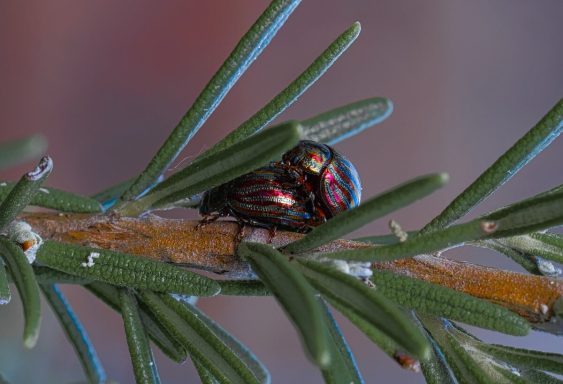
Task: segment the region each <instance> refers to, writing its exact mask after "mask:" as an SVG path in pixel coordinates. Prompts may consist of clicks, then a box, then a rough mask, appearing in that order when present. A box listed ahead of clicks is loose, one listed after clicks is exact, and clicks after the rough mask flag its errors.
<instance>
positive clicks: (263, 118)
mask: <svg viewBox="0 0 563 384" xmlns="http://www.w3.org/2000/svg"><path fill="white" fill-rule="evenodd" d="M360 30H361V26H360V23H358V22H356V23H354V24H352V26H351V27H350V28H348V29H347V30H346V31H344V33H342V34H341V35H340V36H338V38H337V39H336V40H334V42H333V43H332V44H330V45H329V47H328V48H327V49H326V50H325V51H324V52H323V53H321V54H320V55H319V57H317V58H316V59H315V61H313V63H312V64H311V65H310V66H309V67H308V68H307V69H306V70H305V71H304V72H303V73H301V74H300V75H299V76H298V77H297V78H296V79H295V80H293V82H291V84H289V85H288V86H287V87H286V88H285V89H284V90H283V91H281V92H280V93H279V94H278V95H277V96H276V97H274V98H273V99H272V100H270V102H269V103H268V104H266V105H265V106H264V107H262V109H260V110H259V111H258V112H256V113H255V114H254V115H253V116H252V117H251V118H250V119H248V120H246V121H245V122H244V123H242V124H241V125H240V126H239V127H238V128H237V129H235V130H234V131H232V132H231V133H229V134H228V135H227V136H225V138H224V139H223V140H221V141H219V142H218V143H217V144H215V145H214V146H213V147H211V148H210V149H209V150H208V151H206V152H205V153H203V154H202V155H201V156H200V157H199V158H198V159H197V160H196V161H199V160H200V159H203V158H206V157H207V156H209V155H212V154H214V153H216V152H218V151H220V150H223V149H225V148H227V147H230V146H231V145H233V144H235V143H238V142H240V141H242V140H244V139H246V138H247V137H249V136H251V135H253V134H254V133H256V132H258V131H260V130H261V129H262V128H264V127H265V126H266V125H268V124H269V123H271V122H272V121H273V120H274V119H275V118H276V117H277V116H278V115H279V114H280V113H282V112H283V111H284V110H285V109H286V108H288V107H289V106H290V105H291V104H293V103H294V102H295V101H296V100H297V99H298V98H299V96H301V95H302V94H303V93H304V92H305V91H306V90H307V89H308V88H309V87H310V86H311V85H313V84H314V83H315V82H316V81H317V80H318V79H319V78H320V77H321V76H322V75H323V74H324V73H325V72H326V71H327V70H328V69H329V68H330V67H331V66H332V64H334V62H335V61H336V60H337V59H338V58H339V57H340V55H341V54H342V53H344V52H345V51H346V50H347V49H348V48H349V47H350V45H352V43H353V42H354V40H356V38H357V37H358V35H359V34H360ZM343 108H344V107H343ZM329 113H330V112H329ZM341 114H342V112H341Z"/></svg>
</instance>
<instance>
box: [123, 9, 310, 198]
mask: <svg viewBox="0 0 563 384" xmlns="http://www.w3.org/2000/svg"><path fill="white" fill-rule="evenodd" d="M298 4H299V0H274V1H272V3H271V4H270V5H269V6H268V8H267V9H266V10H265V11H264V12H263V13H262V15H261V16H260V17H259V18H258V20H257V21H256V22H255V23H254V25H252V27H251V28H250V30H249V31H248V32H247V33H246V34H245V35H244V36H243V37H242V38H241V39H240V41H239V43H238V44H237V46H236V47H235V49H234V50H233V51H232V52H231V54H230V55H229V57H228V58H227V59H226V60H225V61H224V62H223V64H222V65H221V67H220V68H219V70H218V71H217V72H216V73H215V75H213V77H212V78H211V80H210V81H209V83H207V85H206V86H205V88H204V89H203V91H202V92H201V93H200V95H199V96H198V97H197V99H196V101H195V102H194V104H193V105H192V107H191V108H190V109H189V110H188V112H186V114H185V115H184V117H182V119H181V120H180V122H179V123H178V125H177V126H176V128H174V130H173V131H172V133H171V134H170V136H169V137H168V138H167V139H166V141H165V142H164V144H163V145H162V147H160V149H159V150H158V152H157V153H156V155H155V156H154V157H153V159H152V160H151V161H150V163H149V164H148V165H147V167H146V168H145V170H144V171H143V172H142V173H141V174H140V175H139V177H138V178H137V180H135V182H134V183H133V184H132V185H131V186H130V187H129V188H128V189H127V190H126V191H125V193H124V194H123V196H122V199H123V200H132V199H134V198H136V197H137V196H138V195H139V194H140V193H141V192H143V191H145V190H146V189H147V188H148V187H149V186H150V185H151V184H153V183H154V182H155V180H156V179H157V178H158V177H159V176H160V175H161V174H162V173H164V171H165V170H166V168H168V167H169V165H170V164H171V163H172V161H174V159H176V157H177V156H178V155H179V153H180V152H181V151H182V149H183V148H184V147H185V146H186V144H187V143H188V142H189V141H190V140H191V138H192V137H193V136H194V135H195V134H196V133H197V131H198V130H199V128H201V126H202V125H203V123H204V122H205V121H206V120H207V118H208V117H209V116H210V115H211V114H212V113H213V111H215V109H216V108H217V106H218V105H219V104H220V103H221V101H222V100H223V98H224V97H225V96H226V95H227V93H228V92H229V90H230V89H231V88H232V87H233V85H234V84H235V83H236V82H237V80H238V79H239V78H240V77H241V76H242V74H243V73H244V72H245V71H246V70H247V69H248V67H250V64H252V62H253V61H254V60H255V59H256V58H257V57H258V56H259V55H260V53H262V51H263V50H264V48H266V46H267V45H268V44H269V43H270V41H271V40H272V38H273V37H274V36H275V35H276V33H277V32H278V30H279V29H280V28H281V26H282V25H283V24H284V23H285V21H286V20H287V18H288V17H289V15H290V14H291V13H292V12H293V10H294V9H295V8H296V7H297V5H298Z"/></svg>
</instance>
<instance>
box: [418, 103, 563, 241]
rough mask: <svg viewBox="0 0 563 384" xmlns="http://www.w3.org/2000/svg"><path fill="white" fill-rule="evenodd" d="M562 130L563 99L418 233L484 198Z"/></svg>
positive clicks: (452, 218)
mask: <svg viewBox="0 0 563 384" xmlns="http://www.w3.org/2000/svg"><path fill="white" fill-rule="evenodd" d="M562 130H563V99H562V100H559V102H558V103H557V104H555V106H554V107H553V108H552V109H551V110H550V111H549V112H548V113H547V115H545V117H544V118H543V119H541V120H540V122H539V123H537V124H536V126H534V127H533V128H532V129H531V130H530V131H528V132H527V133H526V134H525V135H524V136H523V137H522V138H521V139H520V140H518V141H517V142H516V143H515V144H514V145H513V146H512V147H511V148H510V149H509V150H508V151H506V152H505V153H504V154H503V155H502V156H501V157H500V158H499V159H498V160H497V161H495V162H494V163H493V165H491V166H490V167H489V168H488V169H487V170H486V171H485V172H483V174H481V176H479V177H478V178H477V180H475V181H474V182H473V183H472V184H471V185H470V186H469V187H467V188H466V189H465V191H463V192H462V193H461V194H460V195H459V196H457V197H456V198H455V199H454V201H452V202H451V203H450V205H448V206H447V207H446V209H444V210H443V211H442V213H440V214H439V215H438V216H437V217H436V218H434V219H433V220H432V221H431V222H430V223H429V224H428V225H426V227H424V228H423V230H422V233H425V232H430V231H434V230H436V229H440V228H444V227H446V226H448V225H450V224H451V223H453V222H454V221H456V220H457V219H459V218H460V217H462V216H463V215H465V214H466V213H467V212H469V211H470V210H471V209H472V208H473V207H475V206H476V205H477V204H479V203H480V202H481V201H482V200H484V199H486V198H487V197H488V196H489V195H490V194H491V193H493V192H494V191H495V190H496V189H497V188H498V187H500V186H501V185H503V184H504V183H505V182H507V181H508V180H509V179H510V178H511V177H512V176H513V175H515V174H516V173H517V172H518V171H519V170H520V169H521V168H522V167H523V166H525V165H526V164H528V162H529V161H530V160H532V159H533V158H534V157H536V156H537V155H538V154H539V153H540V152H541V151H543V150H544V149H545V148H546V147H547V146H548V145H549V144H551V142H552V141H553V140H555V139H556V138H557V136H559V134H560V133H561V131H562Z"/></svg>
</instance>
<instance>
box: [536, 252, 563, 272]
mask: <svg viewBox="0 0 563 384" xmlns="http://www.w3.org/2000/svg"><path fill="white" fill-rule="evenodd" d="M535 262H536V265H537V266H538V270H539V271H540V273H541V274H542V275H544V276H552V277H557V276H560V275H561V268H557V267H556V266H555V265H554V264H553V263H552V262H551V261H549V260H545V259H544V258H542V257H538V256H536V257H535Z"/></svg>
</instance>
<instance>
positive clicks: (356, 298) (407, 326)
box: [296, 258, 429, 358]
mask: <svg viewBox="0 0 563 384" xmlns="http://www.w3.org/2000/svg"><path fill="white" fill-rule="evenodd" d="M296 260H297V261H298V262H299V265H301V266H302V268H301V270H302V271H303V274H304V275H305V277H307V279H308V280H309V282H310V283H311V284H312V285H313V286H314V287H315V288H316V289H317V290H318V291H319V292H320V293H321V294H323V295H324V296H325V297H326V298H327V299H328V300H329V301H330V302H331V304H335V305H336V307H337V309H338V308H339V307H345V308H347V309H349V310H350V311H352V312H354V313H355V314H356V315H357V316H359V317H361V318H362V319H363V320H365V321H366V322H368V323H370V324H372V325H373V326H374V327H376V328H377V329H378V330H380V331H381V332H382V333H384V334H385V335H386V336H387V337H389V338H390V339H392V340H393V341H394V342H396V343H397V344H398V345H399V346H400V347H401V348H402V349H404V350H405V351H407V352H409V353H410V354H412V355H414V356H416V357H419V358H421V357H424V356H426V354H427V352H428V348H429V345H428V343H427V341H426V339H425V338H424V336H423V335H422V334H421V333H420V332H419V331H418V329H417V327H416V326H415V325H414V324H413V323H412V322H411V321H410V320H409V319H408V318H407V317H406V316H405V314H404V313H403V312H402V311H401V309H399V308H398V307H396V306H395V305H394V304H393V303H391V302H390V301H389V300H388V299H386V298H385V297H384V296H383V295H382V294H381V293H379V291H378V290H375V289H371V288H368V287H367V286H366V285H365V284H364V283H363V282H361V281H360V280H358V279H356V278H355V277H352V276H350V275H347V274H345V273H342V272H340V271H337V270H336V269H334V268H332V267H329V266H327V265H324V264H321V263H317V262H314V261H307V260H304V259H301V258H298V259H296ZM344 314H345V313H344Z"/></svg>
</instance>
